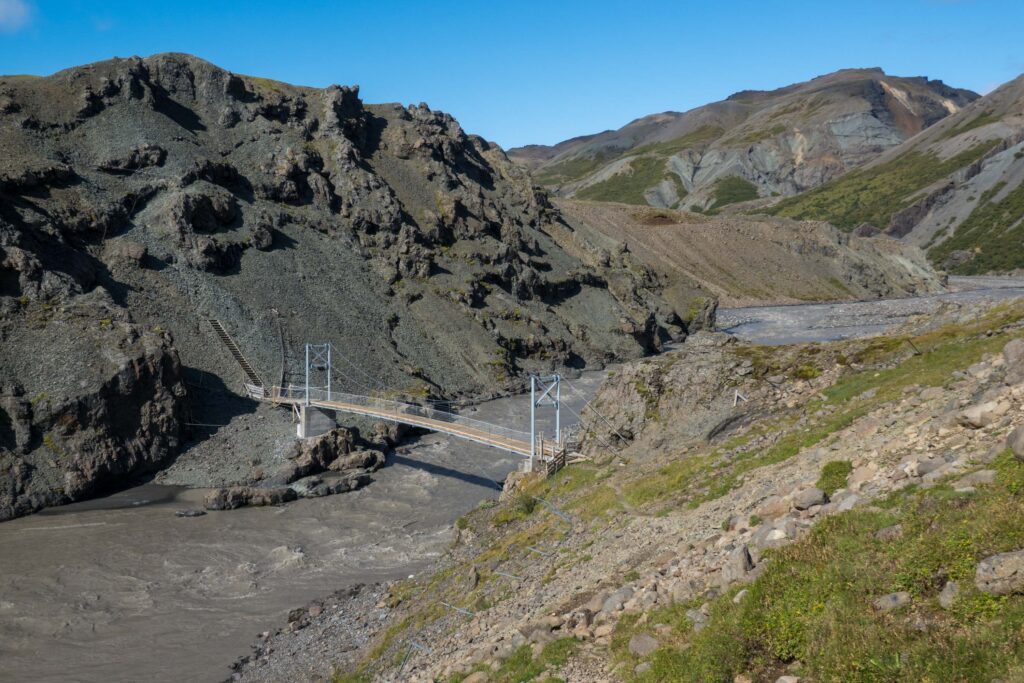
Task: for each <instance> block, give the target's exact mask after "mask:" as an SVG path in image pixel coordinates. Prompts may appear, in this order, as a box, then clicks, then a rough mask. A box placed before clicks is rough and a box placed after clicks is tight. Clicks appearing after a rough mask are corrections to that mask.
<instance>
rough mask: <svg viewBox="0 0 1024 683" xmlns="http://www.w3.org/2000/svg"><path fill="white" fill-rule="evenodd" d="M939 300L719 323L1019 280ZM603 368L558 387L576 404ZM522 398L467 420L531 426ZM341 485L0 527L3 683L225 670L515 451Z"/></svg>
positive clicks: (1017, 284) (419, 457) (448, 447)
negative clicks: (247, 501) (353, 487)
mask: <svg viewBox="0 0 1024 683" xmlns="http://www.w3.org/2000/svg"><path fill="white" fill-rule="evenodd" d="M953 286H954V288H955V289H957V290H958V291H956V292H953V293H950V294H943V295H939V296H936V297H922V298H917V299H904V300H898V301H880V302H868V303H850V304H813V305H800V306H775V307H760V308H747V309H734V310H729V311H722V312H721V314H720V318H719V323H720V327H722V328H725V329H728V330H729V331H731V332H732V333H734V334H737V335H738V336H740V337H743V338H747V339H750V340H753V341H758V342H761V343H771V344H780V343H786V342H791V341H812V340H818V341H821V340H828V339H840V338H848V337H852V336H861V335H866V334H875V333H878V332H880V331H883V330H884V329H886V328H888V327H890V326H892V325H897V324H899V323H901V322H903V321H905V320H906V319H907V318H908V317H909V316H913V315H919V314H922V313H927V312H928V311H932V310H935V308H936V307H937V306H939V305H940V304H941V302H942V301H943V300H948V299H956V300H976V299H979V298H986V299H1002V298H1010V297H1022V296H1024V280H1008V279H1001V278H995V279H993V278H984V279H977V278H971V279H957V280H955V281H954V282H953ZM603 376H604V373H602V372H591V373H586V374H585V375H584V376H583V377H582V378H580V379H578V380H573V381H572V384H573V385H574V386H575V387H577V389H578V390H579V392H580V393H578V394H577V393H574V392H572V391H563V399H565V404H566V405H567V406H568V410H567V411H566V412H567V413H569V414H568V416H566V415H565V414H563V421H564V423H566V424H571V423H572V422H574V421H575V420H574V418H573V417H572V412H576V413H579V412H580V411H581V410H582V406H583V402H584V396H586V397H588V398H589V397H590V396H592V395H593V393H594V391H595V390H596V388H597V386H598V384H599V383H600V381H601V379H602V378H603ZM528 413H529V399H528V398H525V397H513V398H508V399H500V400H496V401H491V402H488V403H485V404H481V405H480V406H478V407H477V408H476V409H475V411H474V412H470V413H468V414H470V415H471V416H472V417H475V418H478V419H482V420H487V421H491V422H497V423H500V424H505V425H510V426H511V425H527V424H528V422H527V420H528ZM402 450H403V451H405V452H404V453H400V454H399V455H397V456H396V457H395V458H392V459H391V462H390V463H389V465H388V466H387V467H385V468H384V469H382V470H380V471H379V472H377V473H376V474H374V482H373V483H372V484H371V485H369V486H368V487H366V488H364V489H362V490H360V491H356V492H353V493H349V494H343V495H337V496H330V497H327V498H321V499H314V500H300V501H297V502H294V503H291V504H289V505H286V506H283V507H271V508H248V509H241V510H235V511H231V512H221V513H210V514H207V515H205V516H202V517H197V518H178V517H176V516H175V514H174V512H175V511H176V510H180V509H182V508H196V507H200V506H201V500H202V497H203V495H204V491H201V490H189V489H182V488H175V487H161V486H155V485H148V486H143V487H139V488H136V489H131V490H128V491H124V492H122V493H118V494H115V495H112V496H108V497H106V498H102V499H98V500H93V501H89V502H85V503H79V504H75V505H69V506H66V507H62V508H55V509H52V510H47V511H44V512H42V513H40V514H36V515H32V516H30V517H26V518H22V519H17V520H14V521H11V522H7V523H4V524H0V681H11V682H14V681H17V682H22V681H60V682H62V683H63V682H66V681H83V682H96V683H99V682H101V681H102V682H104V683H107V682H111V681H147V682H159V681H221V680H224V679H225V678H227V677H228V676H229V675H230V670H229V669H228V664H230V663H231V662H232V661H233V660H235V659H236V658H238V657H239V656H242V655H245V654H247V653H248V647H249V644H250V643H252V642H253V640H254V639H255V637H256V635H257V634H258V633H259V632H260V631H264V630H267V629H271V628H274V627H277V626H279V625H281V624H282V623H283V621H284V620H285V617H286V615H287V612H288V610H289V609H291V608H294V607H296V606H299V605H302V604H305V603H306V602H308V601H309V600H311V599H313V598H316V597H318V596H321V595H325V594H327V593H330V592H332V591H334V590H337V589H339V588H343V587H344V586H346V585H351V584H353V583H358V582H372V581H380V580H387V579H393V578H400V577H405V576H408V575H409V574H414V573H418V572H420V571H422V570H424V569H426V568H427V567H429V566H430V564H431V563H432V562H433V561H435V560H436V558H437V557H438V556H439V555H440V554H441V553H442V552H443V551H444V549H445V548H446V547H447V545H448V543H449V542H450V540H451V534H452V531H451V525H452V522H453V521H454V520H455V519H456V518H457V517H458V516H459V515H461V514H463V513H465V512H466V511H467V510H469V509H471V508H472V507H473V506H475V505H476V504H477V503H478V502H479V501H480V500H483V499H485V498H493V497H496V496H497V493H498V490H499V484H498V483H497V482H499V481H501V480H502V479H503V478H504V477H505V475H506V474H507V473H508V472H510V471H511V470H513V469H515V467H516V465H517V462H518V458H517V457H515V456H512V455H510V454H507V453H503V452H500V451H496V450H494V449H489V448H485V447H482V446H478V445H475V444H472V443H468V442H464V441H459V440H457V439H454V438H449V437H446V436H443V435H436V434H435V435H430V436H426V437H423V438H421V439H419V440H418V441H417V442H416V443H415V444H413V445H411V446H410V447H409V448H403V449H402Z"/></svg>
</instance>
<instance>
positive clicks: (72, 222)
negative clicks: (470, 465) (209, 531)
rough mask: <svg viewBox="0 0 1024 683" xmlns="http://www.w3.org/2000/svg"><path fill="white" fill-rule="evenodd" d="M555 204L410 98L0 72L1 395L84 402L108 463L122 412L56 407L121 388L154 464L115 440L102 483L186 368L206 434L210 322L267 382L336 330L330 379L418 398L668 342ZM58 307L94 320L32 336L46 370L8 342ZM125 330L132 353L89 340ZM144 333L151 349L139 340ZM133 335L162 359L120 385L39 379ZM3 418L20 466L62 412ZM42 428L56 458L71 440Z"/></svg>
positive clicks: (230, 79) (178, 65)
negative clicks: (590, 258)
mask: <svg viewBox="0 0 1024 683" xmlns="http://www.w3.org/2000/svg"><path fill="white" fill-rule="evenodd" d="M554 217H555V211H554V210H553V209H552V207H551V206H550V205H549V204H548V203H547V200H546V196H545V195H544V194H543V193H541V192H539V191H537V190H535V188H534V187H533V185H532V182H531V181H530V179H529V177H528V175H527V174H526V173H525V172H523V171H522V170H520V169H518V168H517V167H516V166H514V165H513V164H511V163H510V162H509V161H508V160H507V158H506V157H505V155H504V153H503V152H502V151H501V150H500V149H498V148H497V147H495V146H493V145H491V144H489V143H487V142H486V141H484V140H482V139H481V138H478V137H476V136H472V135H468V134H466V133H465V132H463V130H462V129H461V127H460V126H459V124H458V123H457V122H456V121H455V120H454V119H453V118H452V117H451V116H448V115H447V114H443V113H440V112H435V111H432V110H430V109H429V108H427V107H426V105H420V106H410V107H405V106H400V105H394V104H390V105H366V104H364V103H363V102H362V101H361V100H360V98H359V94H358V88H347V87H337V86H332V87H330V88H326V89H322V90H321V89H314V88H304V87H297V86H291V85H288V84H284V83H278V82H274V81H268V80H266V79H260V78H250V77H246V76H240V75H237V74H233V73H230V72H228V71H225V70H223V69H220V68H218V67H216V66H214V65H212V64H209V63H206V62H203V61H202V60H199V59H196V58H194V57H191V56H188V55H179V54H165V55H156V56H154V57H149V58H145V59H140V58H130V59H115V60H111V61H107V62H101V63H97V64H92V65H87V66H83V67H77V68H74V69H69V70H67V71H62V72H60V73H57V74H55V75H53V76H49V77H46V78H30V77H0V319H2V321H3V325H4V329H5V330H6V333H5V334H6V335H7V336H6V338H5V340H4V344H3V348H2V352H0V385H3V386H4V387H18V386H20V387H22V388H21V389H11V390H9V391H8V392H7V393H8V395H10V396H11V397H13V396H14V395H15V394H18V393H19V392H20V394H21V395H24V396H27V397H29V399H31V398H32V397H33V396H36V395H37V394H43V393H45V394H46V395H47V396H48V397H49V399H50V401H52V402H53V405H54V406H59V407H61V410H62V411H64V412H62V413H61V415H63V414H65V413H68V414H70V413H73V412H75V411H85V412H88V413H89V417H88V419H85V417H84V416H82V415H79V417H78V418H77V422H76V423H75V424H76V425H78V427H76V429H79V428H80V429H81V430H84V431H86V432H89V433H90V434H93V433H95V439H97V440H103V439H104V438H106V437H103V436H102V433H103V432H104V430H106V433H107V436H109V437H110V439H109V442H104V443H105V444H106V445H105V446H104V447H103V448H104V449H106V450H104V452H107V450H109V451H116V450H118V449H119V448H120V446H118V447H117V448H115V446H114V444H122V443H123V441H119V440H118V439H120V438H121V437H120V436H115V434H117V435H121V434H122V431H119V429H120V427H118V426H117V425H116V424H115V422H116V419H115V417H116V418H118V419H119V417H120V415H117V416H115V415H113V414H112V413H110V412H109V411H107V410H106V409H100V408H96V409H95V410H93V408H73V407H71V406H72V404H71V403H69V402H71V401H78V400H80V399H81V400H84V401H86V403H89V402H90V401H99V402H100V403H103V400H105V398H104V397H107V396H108V395H109V396H110V397H112V398H113V397H116V396H117V395H121V394H125V395H127V396H128V398H126V399H125V401H126V406H125V407H126V408H127V409H129V411H130V412H134V411H135V410H140V411H142V413H141V415H142V417H140V418H139V419H141V420H142V421H143V423H144V424H145V427H140V429H141V431H142V432H144V434H143V435H142V436H140V437H138V438H139V439H141V442H140V443H144V444H145V446H144V447H142V446H140V449H141V450H145V451H146V453H145V454H143V453H142V452H141V450H139V451H138V452H136V451H135V450H132V448H128V449H127V450H124V449H121V450H120V451H119V452H122V453H125V454H126V455H125V460H124V463H123V466H122V465H121V464H118V465H114V464H112V463H108V464H107V465H108V466H109V467H108V469H109V472H110V477H114V476H115V475H117V474H120V475H127V474H130V473H134V472H138V471H144V470H146V469H149V468H150V467H151V466H152V465H155V464H156V463H158V462H161V461H162V460H163V459H164V458H165V457H166V455H167V454H169V453H170V452H172V451H174V450H175V447H176V439H177V431H178V422H179V420H178V418H179V417H180V411H181V410H183V408H182V406H181V405H179V403H180V391H179V390H180V388H181V382H182V381H187V382H188V383H189V384H190V385H192V386H193V388H194V390H193V391H192V392H191V393H192V394H193V395H194V398H195V397H198V398H196V400H194V401H193V402H192V404H191V405H190V409H191V410H192V411H193V417H194V418H195V419H196V421H199V422H202V421H203V419H204V411H206V410H207V407H208V402H204V401H203V400H202V396H203V395H205V394H209V393H210V392H223V391H224V390H225V389H227V388H229V387H233V386H238V385H239V384H240V382H241V380H242V379H243V375H242V374H241V372H240V370H239V368H238V366H237V364H236V363H235V361H234V360H233V358H232V357H231V355H230V354H229V353H228V352H227V351H226V350H225V348H224V347H223V345H222V344H221V343H220V342H219V340H218V339H217V337H216V336H215V335H214V333H213V330H212V329H211V327H210V325H209V323H208V322H207V320H206V318H215V319H217V320H220V321H221V323H222V324H223V325H224V327H225V328H226V329H227V330H228V332H229V333H230V334H231V335H232V336H233V337H234V338H235V340H236V341H237V342H238V344H239V346H240V348H241V349H242V351H243V353H244V354H245V355H246V356H247V357H248V359H249V360H250V361H251V362H252V363H253V365H254V366H255V367H256V368H257V369H258V371H259V372H260V373H261V374H262V375H263V376H264V379H265V380H266V381H267V382H268V383H274V384H276V383H281V382H285V383H287V382H289V381H291V380H298V378H299V376H300V375H301V368H302V360H301V359H302V354H303V344H304V343H305V342H324V341H331V342H333V343H334V345H335V349H336V354H335V367H336V377H335V378H334V386H335V387H336V388H338V389H340V390H348V391H352V392H355V393H370V392H387V393H389V394H391V395H412V396H416V397H420V398H422V397H425V396H429V395H432V396H438V397H439V396H444V397H458V396H464V395H473V396H481V395H483V396H487V395H496V394H502V393H506V392H509V391H513V390H515V389H517V388H518V387H519V386H520V385H521V382H522V379H521V378H522V376H523V373H525V372H526V371H531V370H544V369H552V368H560V367H566V366H571V367H583V366H589V365H595V364H597V365H600V364H603V363H605V362H606V361H608V360H610V359H616V358H630V357H637V356H640V355H643V354H644V353H646V352H648V351H650V350H652V349H654V348H656V347H657V346H658V345H659V344H660V343H661V341H662V340H663V339H666V338H669V337H678V336H680V335H682V334H684V329H685V325H684V323H683V321H681V320H680V318H679V316H678V315H677V314H676V313H675V311H673V310H671V308H666V307H665V306H663V305H661V304H660V302H661V299H660V295H659V293H658V291H657V283H656V282H654V281H653V280H651V279H649V278H645V276H644V274H642V273H641V274H639V275H638V276H637V277H625V278H623V277H619V276H615V283H614V286H612V283H611V282H610V281H611V279H612V277H613V273H612V272H611V270H610V269H607V268H605V269H602V268H600V267H595V266H593V265H590V264H587V263H584V262H583V261H582V260H581V259H580V258H578V257H577V256H573V255H572V254H571V253H570V252H569V251H568V250H567V249H566V248H565V247H564V246H563V244H569V243H571V241H572V235H571V234H566V233H565V232H564V231H562V230H559V231H558V234H557V239H556V237H552V234H551V232H552V231H551V230H550V229H549V228H550V225H551V224H552V220H553V218H554ZM559 240H560V241H559ZM101 309H102V310H101ZM65 310H66V311H72V310H75V311H77V310H86V311H92V312H91V313H87V314H82V315H77V314H76V315H71V314H69V316H68V317H67V318H61V320H62V322H61V323H60V326H59V327H56V328H53V329H50V328H46V329H47V330H48V333H49V334H51V335H52V337H53V340H54V342H55V344H54V348H61V349H65V350H68V351H69V352H70V355H68V356H67V360H66V361H64V360H56V358H51V361H52V362H51V364H50V365H45V364H38V363H37V361H38V354H39V353H40V352H39V346H40V344H41V343H43V340H41V338H39V337H38V336H36V337H33V336H31V335H27V334H22V333H21V331H22V330H24V329H26V328H30V327H31V325H32V324H33V322H32V321H33V320H36V319H39V320H50V318H49V316H51V315H53V314H54V312H56V311H65ZM76 316H77V317H76ZM39 324H44V323H39ZM45 324H46V325H51V324H56V323H52V321H51V322H46V323H45ZM122 327H123V328H124V330H125V331H124V335H125V338H126V339H127V338H128V337H131V342H123V343H122V342H120V341H117V340H116V339H107V338H104V337H102V336H99V335H98V332H99V331H101V330H102V331H104V332H105V333H107V332H111V331H112V330H115V329H116V330H121V329H122ZM154 330H155V332H154ZM145 331H149V332H145ZM165 331H166V332H169V333H170V334H172V335H173V340H174V342H173V346H172V345H171V342H170V339H171V337H170V336H166V337H165V336H164V333H165ZM133 335H134V336H133ZM147 335H156V337H154V339H163V340H164V341H162V342H160V343H159V344H157V343H156V342H155V341H154V342H153V344H155V346H153V345H152V344H151V345H150V346H152V348H150V347H149V346H145V344H143V342H142V341H139V340H145V339H148V338H149V337H148V336H147ZM75 339H78V340H80V341H82V343H80V344H76V345H75V346H74V348H73V349H69V348H68V346H69V345H70V343H71V340H75ZM86 342H87V343H86ZM128 343H131V344H135V345H139V344H142V347H140V348H139V349H138V350H136V351H133V352H132V353H133V354H135V355H133V356H131V357H133V358H135V359H136V360H134V361H132V366H133V367H136V366H138V367H140V368H150V367H152V368H160V369H161V370H160V372H156V370H153V371H146V372H142V371H139V372H138V373H137V375H138V376H137V377H135V379H134V380H133V383H132V387H130V388H126V387H125V386H124V384H125V381H124V380H122V379H117V378H119V377H121V375H120V365H117V367H112V368H109V372H108V373H107V374H105V375H101V374H97V375H96V376H89V377H84V378H82V382H83V383H81V384H80V385H77V384H76V385H71V384H67V385H66V386H65V385H61V386H55V387H53V388H46V387H45V386H44V385H46V384H47V382H50V381H56V380H54V378H59V377H61V376H62V375H68V376H75V373H76V372H77V370H75V368H72V369H71V370H67V366H68V365H73V366H75V367H78V366H88V367H107V364H108V363H109V360H110V355H111V354H112V353H114V351H113V349H114V348H119V347H118V344H122V345H123V344H128ZM132 348H133V349H134V347H132ZM147 349H148V350H147ZM71 351H73V352H71ZM44 355H45V354H44ZM293 373H294V375H293ZM111 382H113V383H114V386H115V388H114V389H111V388H110V387H109V386H108V385H110V383H111ZM37 386H39V387H43V388H37ZM90 397H91V398H90ZM11 400H14V399H13V398H12V399H11ZM18 400H21V399H18ZM16 403H17V401H16ZM37 403H38V402H37ZM151 403H156V404H159V405H160V410H156V409H155V408H147V407H146V406H149V405H150V404H151ZM74 405H77V404H74ZM11 410H12V411H13V413H14V414H15V417H13V418H10V419H9V420H7V422H9V423H10V424H11V426H10V427H9V428H6V429H5V432H4V433H8V434H15V435H20V436H16V437H15V436H8V437H6V438H5V439H4V441H3V443H2V445H3V448H4V449H5V451H4V453H5V455H4V458H5V462H11V463H13V459H14V458H16V457H21V456H20V455H18V454H19V453H22V454H23V453H27V452H35V451H36V450H38V449H39V448H40V446H39V443H40V442H39V440H40V439H42V438H43V437H44V436H46V435H47V434H50V432H51V431H52V429H51V427H52V425H51V423H53V422H54V421H59V420H58V417H59V416H56V417H55V416H48V417H45V418H39V419H43V422H38V421H37V422H32V420H33V419H36V417H35V416H36V415H49V414H48V413H40V412H39V411H38V409H37V410H34V411H32V412H31V415H32V416H33V417H32V418H26V417H25V415H26V413H25V410H26V409H25V407H24V405H22V403H17V405H13V404H12V408H11ZM62 419H63V418H62ZM26 420H28V421H26ZM209 421H211V422H217V421H219V420H216V419H211V420H209ZM30 423H31V425H34V426H31V425H30ZM104 425H106V426H104ZM26 430H28V431H26ZM90 430H93V431H90ZM29 433H31V436H28V434H29ZM124 434H127V432H125V433H124ZM132 434H134V432H132ZM83 438H84V437H83ZM90 438H91V437H90ZM124 438H125V439H128V438H129V437H128V436H125V437H124ZM131 438H135V437H131ZM33 439H34V441H33ZM26 440H27V441H26ZM54 440H55V441H54V442H55V444H56V447H57V448H56V450H58V451H62V452H64V453H65V454H66V455H67V461H68V462H71V461H77V459H79V458H80V455H81V453H85V452H86V450H88V449H87V448H86V446H85V445H84V444H82V443H80V442H79V441H73V442H72V443H68V444H63V445H62V443H63V442H61V441H60V440H59V439H57V438H56V436H55V437H54ZM87 440H88V439H87ZM26 444H29V445H27V446H26ZM25 448H28V449H29V451H25V450H24V449H25ZM147 449H148V450H147ZM51 450H53V449H51ZM136 450H138V449H136ZM58 460H59V458H58ZM61 462H63V461H61ZM65 464H66V463H65ZM15 466H17V468H21V469H18V472H22V471H23V469H24V467H27V465H25V466H23V465H20V464H16V463H15V464H10V465H8V470H9V471H11V472H13V471H14V470H13V469H11V468H15ZM32 466H33V467H35V465H32ZM82 467H83V468H84V470H83V472H84V473H83V474H82V477H81V478H82V479H84V480H86V481H84V482H82V483H74V482H72V483H68V482H63V481H61V482H58V481H57V480H59V479H61V477H62V476H63V474H60V473H61V472H70V471H71V470H70V469H68V468H67V467H65V466H64V465H60V466H58V467H57V468H56V469H55V470H54V476H53V477H50V479H49V480H48V481H49V483H48V484H47V487H46V490H47V491H50V492H51V493H49V494H46V495H43V496H42V497H41V498H39V499H38V500H37V502H34V503H24V504H22V503H18V504H17V505H15V504H14V503H11V506H13V507H17V509H18V510H23V509H30V508H34V507H38V505H39V504H44V503H45V502H48V501H58V500H68V499H72V498H75V497H79V496H81V495H86V494H87V492H88V491H95V490H98V489H99V488H101V487H102V486H104V485H106V484H104V483H103V482H104V481H107V480H108V479H109V478H110V477H107V478H105V476H106V475H103V476H101V473H100V471H99V470H100V469H103V468H102V467H99V465H96V466H95V467H94V466H93V465H92V464H84V463H83V464H82ZM97 468H99V469H97ZM44 469H45V468H41V467H40V468H36V470H35V471H37V472H42V471H43V470H44ZM94 470H95V476H92V475H91V474H88V473H91V472H93V471H94ZM104 471H105V470H104ZM58 474H59V475H60V476H58ZM35 476H37V478H38V477H39V476H42V475H41V474H39V475H35ZM69 476H72V475H69ZM72 478H76V481H77V478H79V475H78V474H74V475H73V476H72ZM25 480H26V475H24V474H17V475H13V474H12V475H10V476H9V477H8V478H6V479H5V482H4V483H5V486H8V490H9V491H11V494H10V496H9V498H11V500H14V499H15V498H17V499H18V500H21V498H23V497H24V496H26V495H27V496H29V497H30V498H31V496H32V495H33V494H32V493H31V492H32V491H34V490H35V489H34V488H33V487H32V486H27V488H26V487H23V486H22V484H20V483H18V482H23V481H25ZM10 482H14V483H10ZM23 489H24V490H23ZM33 500H35V499H33ZM9 507H10V506H9ZM13 507H12V509H13Z"/></svg>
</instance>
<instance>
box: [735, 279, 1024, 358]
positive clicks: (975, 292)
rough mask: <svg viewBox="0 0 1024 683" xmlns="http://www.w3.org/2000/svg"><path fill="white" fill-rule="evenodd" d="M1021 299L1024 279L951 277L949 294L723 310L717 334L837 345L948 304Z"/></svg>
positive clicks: (772, 342) (772, 341)
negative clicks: (836, 342) (834, 342)
mask: <svg viewBox="0 0 1024 683" xmlns="http://www.w3.org/2000/svg"><path fill="white" fill-rule="evenodd" d="M1019 298H1024V278H1010V277H991V276H989V277H977V278H975V277H955V278H950V291H949V292H946V293H943V294H936V295H933V296H925V297H916V298H910V299H885V300H881V301H856V302H850V303H838V304H798V305H787V306H758V307H752V308H733V309H727V310H722V311H720V312H719V315H718V329H720V330H722V331H724V332H729V333H730V334H734V335H736V336H737V337H739V338H740V339H744V340H746V341H752V342H755V343H758V344H769V345H778V344H795V343H802V342H823V341H837V340H840V339H853V338H856V337H867V336H871V335H876V334H881V333H883V332H885V331H886V330H889V329H891V328H893V327H896V326H898V325H901V324H903V323H905V322H907V320H909V319H910V318H911V317H913V316H917V315H922V314H927V313H931V312H934V311H936V310H938V308H939V307H940V306H941V305H942V304H943V302H947V301H960V302H964V301H1002V300H1008V299H1019Z"/></svg>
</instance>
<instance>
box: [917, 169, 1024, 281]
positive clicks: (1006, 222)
mask: <svg viewBox="0 0 1024 683" xmlns="http://www.w3.org/2000/svg"><path fill="white" fill-rule="evenodd" d="M1005 185H1006V184H1005V183H1003V182H1000V183H997V184H996V185H994V186H993V187H992V188H990V189H989V190H988V191H986V192H985V193H984V194H983V195H981V200H980V201H979V202H978V204H977V206H975V208H974V211H972V212H971V215H970V216H968V217H967V220H965V221H964V222H963V223H961V224H960V225H958V226H957V228H956V231H955V232H954V233H953V235H952V236H951V237H950V238H949V239H947V240H946V241H945V242H942V243H941V244H940V245H938V246H937V247H933V248H932V249H930V250H929V251H928V257H929V258H931V259H932V261H934V262H936V263H942V262H943V261H945V259H946V258H947V257H948V256H949V255H950V254H951V253H952V252H953V251H956V250H961V249H962V250H967V251H970V252H972V253H973V254H974V257H973V258H972V259H971V260H970V261H967V262H966V263H964V264H961V265H959V266H957V267H955V268H953V269H952V270H953V272H955V273H958V274H962V275H976V274H978V273H985V272H989V271H993V270H1013V269H1014V268H1021V267H1024V183H1022V184H1020V185H1018V186H1017V187H1016V188H1015V189H1014V190H1012V191H1011V192H1009V193H1008V194H1007V195H1006V196H1005V197H1003V199H1002V200H1001V201H998V202H996V201H993V198H994V197H995V196H996V195H997V194H999V192H1000V191H1002V189H1003V188H1004V187H1005Z"/></svg>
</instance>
